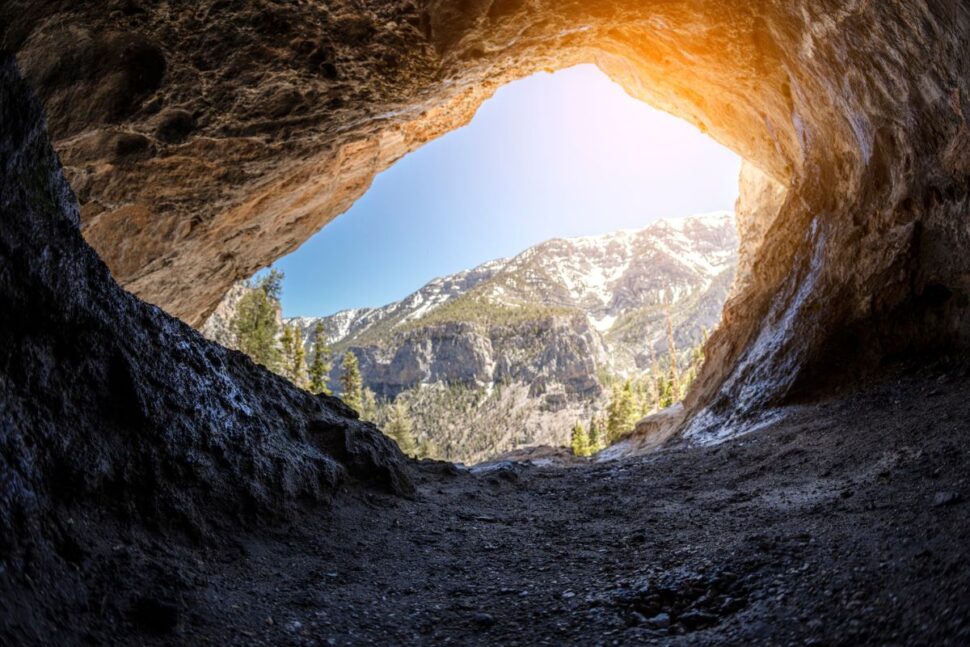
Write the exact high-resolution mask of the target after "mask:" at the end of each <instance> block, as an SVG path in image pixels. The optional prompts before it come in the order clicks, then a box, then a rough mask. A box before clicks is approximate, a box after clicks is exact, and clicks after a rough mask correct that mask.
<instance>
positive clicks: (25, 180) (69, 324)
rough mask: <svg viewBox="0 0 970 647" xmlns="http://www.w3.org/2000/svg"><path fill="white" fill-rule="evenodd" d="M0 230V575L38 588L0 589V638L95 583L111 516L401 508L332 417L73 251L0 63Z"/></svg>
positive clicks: (50, 181)
mask: <svg viewBox="0 0 970 647" xmlns="http://www.w3.org/2000/svg"><path fill="white" fill-rule="evenodd" d="M0 213H2V214H3V223H2V227H0V304H2V307H0V337H2V339H3V340H4V343H3V344H2V345H0V448H2V451H0V475H2V477H0V502H2V505H0V554H2V560H3V567H4V568H3V571H2V572H0V576H5V574H6V573H8V572H11V571H12V572H16V573H34V574H36V572H35V570H33V569H41V570H42V571H43V575H42V577H43V578H44V579H42V580H40V581H39V583H38V586H39V588H34V587H33V586H32V587H31V588H32V590H33V592H29V591H19V592H18V593H17V594H9V595H8V593H9V590H8V589H7V585H8V584H9V582H8V581H7V580H6V579H3V581H2V582H0V586H2V587H3V588H4V590H5V591H6V592H5V593H4V595H3V599H4V604H3V618H4V622H3V624H4V630H7V629H8V628H9V627H10V626H13V625H17V624H18V623H21V622H22V623H24V624H29V622H30V621H29V618H30V617H31V614H32V613H35V612H37V613H40V612H42V607H43V605H46V604H50V605H52V606H58V605H59V604H60V603H62V602H63V603H65V604H68V602H70V604H74V603H76V602H77V601H78V600H82V599H83V598H84V596H85V595H86V594H87V593H86V592H87V591H88V587H89V586H95V585H96V584H97V583H94V582H90V581H86V580H83V579H82V578H81V577H80V576H79V575H78V571H77V570H76V569H73V568H72V567H71V564H74V565H79V564H81V563H82V562H83V561H84V560H86V559H88V558H89V553H88V551H89V550H99V548H98V547H99V546H103V542H104V541H106V540H105V539H104V537H105V536H109V535H110V534H111V533H112V532H114V529H115V526H114V525H113V522H112V521H111V520H110V519H112V518H115V517H112V515H114V514H117V515H119V517H118V518H125V519H127V520H128V521H127V522H126V523H130V525H129V529H136V528H153V529H156V530H160V529H163V530H165V531H167V532H171V533H173V534H178V535H184V536H187V537H191V538H194V539H195V540H197V541H207V540H209V538H210V534H211V533H212V532H213V531H214V530H215V529H217V528H219V527H221V525H222V524H225V523H240V522H242V523H244V524H249V525H253V526H257V525H260V524H262V523H266V522H269V521H271V520H272V521H279V520H280V519H285V518H287V517H289V516H290V515H291V514H292V513H293V512H294V511H295V510H296V509H297V507H298V506H299V505H303V504H304V503H305V502H309V501H326V500H329V499H330V497H331V496H332V495H333V493H334V491H335V489H336V487H337V486H338V485H339V484H340V483H342V482H348V481H361V482H363V483H367V484H369V485H371V486H377V487H380V488H385V489H390V490H392V491H396V492H400V493H409V492H411V491H412V487H413V486H412V484H411V480H410V476H409V473H408V468H407V467H406V465H405V463H404V460H403V457H402V456H401V454H400V452H399V451H398V450H397V448H396V447H395V446H394V445H393V443H391V442H390V441H388V440H386V439H385V438H384V436H383V435H381V434H380V432H378V431H377V430H376V429H375V428H374V427H373V426H371V425H367V424H364V423H362V422H359V421H358V420H356V419H355V416H354V415H353V414H352V412H350V411H349V410H348V409H347V408H346V407H345V406H344V405H343V404H342V403H341V402H339V401H338V400H336V399H333V398H327V397H319V398H318V397H313V396H310V395H309V394H307V393H304V392H303V391H300V390H299V389H296V388H294V387H293V386H291V385H290V384H288V383H287V382H286V381H284V380H282V379H280V378H278V377H276V376H274V375H271V374H269V373H268V372H266V371H265V370H263V369H261V368H259V367H257V366H255V365H254V364H253V363H252V362H250V361H249V360H248V359H247V358H246V357H244V356H243V355H241V354H240V353H236V352H232V351H229V350H226V349H224V348H221V347H219V346H217V345H215V344H212V343H210V342H208V341H206V340H205V339H203V338H202V336H201V335H199V334H198V333H197V332H195V331H194V330H192V329H191V328H190V327H189V326H187V325H186V324H184V323H182V322H181V321H178V320H176V319H173V318H172V317H170V316H168V315H166V314H164V313H163V312H162V311H160V310H159V309H158V308H156V307H154V306H150V305H147V304H145V303H143V302H141V301H139V300H138V299H136V298H134V297H133V296H131V295H130V294H128V293H126V292H125V291H124V290H122V289H121V288H120V287H119V286H118V285H117V284H116V283H115V282H114V281H112V279H111V276H110V275H109V273H108V270H107V268H106V267H105V266H104V264H103V263H101V262H100V261H99V260H98V258H97V255H96V254H95V252H94V251H93V250H92V249H91V248H90V247H88V246H87V245H86V244H85V243H84V241H83V239H82V238H81V234H80V231H79V229H78V222H79V214H78V208H77V204H76V203H75V201H74V196H73V194H72V192H71V190H70V188H69V187H68V185H67V182H66V181H65V180H64V178H63V176H62V175H61V169H60V165H59V163H58V161H57V158H56V156H55V155H54V153H53V151H52V150H51V148H50V146H49V143H48V141H47V138H46V134H45V130H44V121H43V118H42V116H41V112H40V106H39V104H37V103H36V102H35V101H32V100H31V99H29V98H28V93H27V87H26V85H25V84H24V83H23V82H22V81H21V79H20V77H19V75H18V74H17V72H16V69H15V66H14V62H13V60H12V58H11V57H9V56H4V57H2V58H0ZM52 564H56V566H53V565H52ZM48 567H49V568H48ZM44 569H46V570H44ZM38 577H40V576H38ZM131 578H132V588H131V590H130V592H137V590H139V589H140V588H141V587H145V588H146V589H147V588H150V587H152V586H154V585H155V584H157V583H153V582H151V579H152V574H151V573H149V572H137V573H134V572H133V573H131ZM28 581H29V580H28ZM52 582H56V584H52ZM38 591H43V594H42V597H43V600H42V601H41V600H38V599H37V596H40V595H41V593H38ZM31 609H33V610H31ZM34 639H36V640H38V641H41V642H43V639H42V638H38V637H36V636H35V637H34ZM15 642H16V640H15ZM55 642H56V641H55Z"/></svg>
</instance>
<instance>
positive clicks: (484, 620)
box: [472, 612, 495, 627]
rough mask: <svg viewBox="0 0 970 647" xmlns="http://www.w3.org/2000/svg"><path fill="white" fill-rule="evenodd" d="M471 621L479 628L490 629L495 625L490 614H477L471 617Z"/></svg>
mask: <svg viewBox="0 0 970 647" xmlns="http://www.w3.org/2000/svg"><path fill="white" fill-rule="evenodd" d="M472 620H474V621H475V624H477V625H478V626H479V627H491V626H492V625H494V624H495V617H494V616H492V614H490V613H483V612H478V613H476V614H475V615H473V616H472Z"/></svg>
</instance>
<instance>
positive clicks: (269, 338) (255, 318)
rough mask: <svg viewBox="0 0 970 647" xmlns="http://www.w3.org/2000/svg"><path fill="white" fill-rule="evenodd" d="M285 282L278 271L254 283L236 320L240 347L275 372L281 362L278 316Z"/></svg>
mask: <svg viewBox="0 0 970 647" xmlns="http://www.w3.org/2000/svg"><path fill="white" fill-rule="evenodd" d="M282 282H283V273H282V272H279V271H277V270H272V271H270V272H269V274H267V275H266V276H264V277H263V278H261V279H259V280H253V281H250V283H249V285H248V287H249V289H248V290H247V291H246V293H245V294H244V295H243V297H242V298H241V299H240V300H239V304H238V305H237V307H236V314H235V316H234V317H233V320H232V329H233V333H234V335H235V337H236V346H237V348H239V350H241V351H242V352H244V353H246V354H247V355H249V356H250V357H251V358H252V359H253V361H254V362H256V363H257V364H262V365H263V366H265V367H266V368H268V369H270V370H271V371H279V370H280V363H281V355H280V351H279V348H277V344H276V337H277V335H278V334H279V325H278V324H277V314H278V312H279V298H280V294H281V293H282Z"/></svg>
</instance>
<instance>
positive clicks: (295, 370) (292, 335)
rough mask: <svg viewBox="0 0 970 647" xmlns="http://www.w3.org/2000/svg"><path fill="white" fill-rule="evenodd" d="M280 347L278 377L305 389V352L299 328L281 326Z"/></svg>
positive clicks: (306, 381) (306, 383) (306, 382)
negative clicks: (280, 357) (280, 358)
mask: <svg viewBox="0 0 970 647" xmlns="http://www.w3.org/2000/svg"><path fill="white" fill-rule="evenodd" d="M280 347H281V355H282V362H281V365H280V375H282V376H283V377H285V378H286V379H288V380H289V381H290V382H293V384H295V385H297V386H299V387H301V388H306V387H307V385H308V379H307V367H306V351H305V350H304V348H303V338H302V336H301V335H300V329H299V327H297V326H296V325H292V326H287V325H285V324H284V325H283V334H282V335H281V336H280Z"/></svg>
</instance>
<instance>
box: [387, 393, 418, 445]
mask: <svg viewBox="0 0 970 647" xmlns="http://www.w3.org/2000/svg"><path fill="white" fill-rule="evenodd" d="M389 409H390V411H389V416H388V420H387V422H386V423H384V433H386V434H387V435H388V436H390V437H391V438H393V439H394V440H395V442H397V445H398V447H400V448H401V451H402V452H404V453H405V454H407V455H408V456H416V455H417V454H418V444H417V442H416V441H415V440H414V434H413V433H412V430H413V427H414V423H412V422H411V416H410V415H409V414H408V410H407V407H406V406H405V404H404V402H403V401H400V400H399V401H397V402H395V403H394V404H391V405H389Z"/></svg>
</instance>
